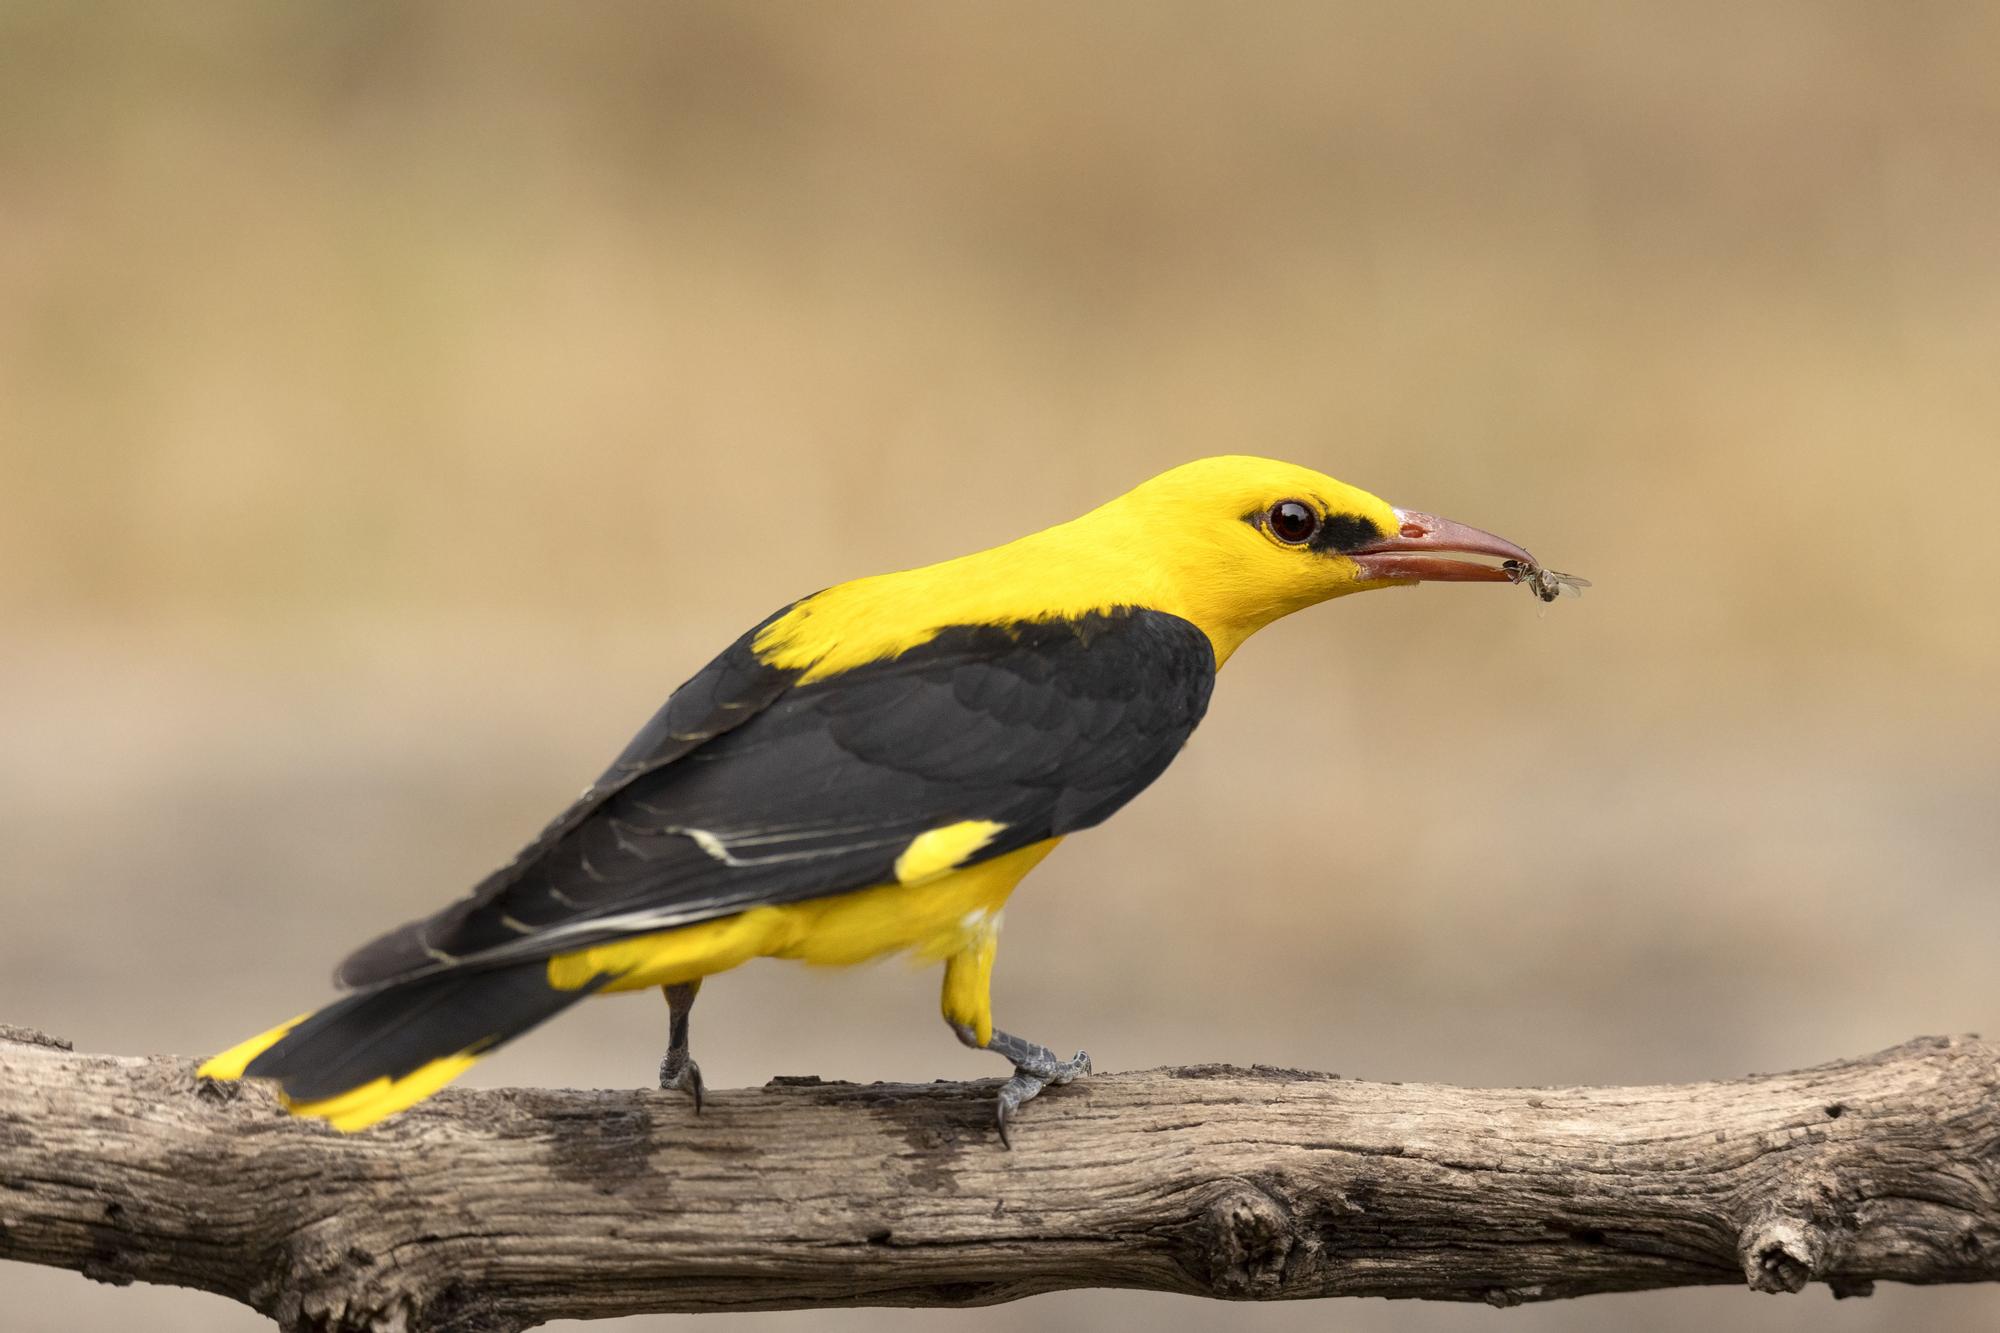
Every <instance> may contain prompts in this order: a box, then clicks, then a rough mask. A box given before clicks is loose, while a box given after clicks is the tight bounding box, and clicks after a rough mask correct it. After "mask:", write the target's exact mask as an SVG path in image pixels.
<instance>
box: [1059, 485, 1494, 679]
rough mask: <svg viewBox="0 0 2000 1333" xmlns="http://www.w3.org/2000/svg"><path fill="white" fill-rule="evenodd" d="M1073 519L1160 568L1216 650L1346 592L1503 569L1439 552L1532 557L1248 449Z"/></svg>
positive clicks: (1485, 575) (1472, 577) (1183, 610)
mask: <svg viewBox="0 0 2000 1333" xmlns="http://www.w3.org/2000/svg"><path fill="white" fill-rule="evenodd" d="M1070 526H1073V527H1075V528H1078V529H1083V530H1086V531H1088V532H1091V533H1092V534H1093V536H1094V539H1095V540H1099V541H1102V542H1106V543H1111V544H1114V545H1115V546H1116V547H1118V548H1122V549H1121V555H1122V556H1124V557H1125V558H1129V559H1134V560H1138V561H1142V562H1145V563H1148V564H1150V565H1151V566H1152V567H1153V568H1154V569H1155V570H1156V571H1158V573H1159V575H1160V576H1161V577H1162V578H1163V579H1164V581H1165V582H1166V583H1167V584H1168V585H1170V587H1171V589H1172V594H1171V595H1172V596H1173V598H1174V600H1175V601H1177V602H1178V603H1179V605H1178V606H1176V607H1173V608H1172V609H1174V610H1176V611H1177V612H1178V614H1181V615H1183V616H1186V617H1187V618H1188V619H1190V620H1192V621H1194V622H1195V623H1196V624H1197V625H1200V626H1201V627H1202V628H1203V629H1204V630H1206V631H1207V632H1208V635H1209V637H1210V638H1211V639H1212V640H1213V641H1214V642H1215V645H1216V650H1217V656H1218V657H1226V656H1227V655H1228V653H1229V652H1231V651H1234V649H1235V648H1236V646H1237V645H1238V644H1240V643H1241V642H1242V641H1243V640H1244V639H1246V638H1248V637H1249V636H1250V635H1251V634H1253V633H1255V632H1256V631H1257V630H1259V629H1261V628H1262V627H1264V626H1265V625H1268V624H1270V623H1271V622H1272V621H1274V620H1276V619H1278V618H1279V617H1280V616H1285V615H1289V614H1290V613H1292V612H1293V611H1297V610H1300V609H1302V608H1304V607H1308V606H1311V605H1313V604H1315V603H1318V602H1323V601H1326V600H1327V599H1329V598H1332V597H1339V596H1341V595H1342V594H1344V593H1350V592H1360V591H1363V590H1365V589H1369V588H1386V587H1393V586H1397V585H1404V584H1411V583H1417V582H1423V581H1444V580H1450V581H1459V582H1465V581H1502V580H1505V579H1506V578H1507V577H1508V575H1507V573H1506V571H1505V570H1503V569H1501V568H1500V567H1499V566H1498V565H1494V564H1480V563H1475V562H1472V561H1464V560H1451V559H1445V558H1442V553H1444V552H1454V553H1465V554H1475V555H1486V556H1494V557H1498V558H1500V559H1503V560H1520V561H1526V562H1530V563H1532V561H1533V557H1532V556H1530V555H1529V554H1528V553H1527V552H1526V551H1524V550H1522V549H1521V548H1520V547H1518V546H1515V545H1514V544H1512V543H1511V542H1507V541H1503V540H1502V539H1500V538H1498V537H1495V536H1493V535H1492V534H1490V533H1485V532H1480V531H1478V530H1477V529H1474V528H1468V527H1465V526H1464V525H1463V524H1458V523H1452V522H1448V521H1446V520H1443V519H1438V518H1435V517H1433V516H1431V515H1429V514H1423V513H1418V512H1416V511H1414V510H1405V509H1397V508H1395V507H1393V506H1392V505H1390V504H1389V503H1388V501H1386V500H1383V499H1381V498H1380V497H1378V496H1375V495H1371V494H1369V493H1368V492H1367V491H1364V490H1360V489H1358V488H1356V487H1353V486H1349V485H1348V484H1346V483H1345V482H1341V481H1336V480H1334V479H1333V478H1332V477H1329V476H1326V475H1325V474H1323V473H1319V472H1315V471H1313V470H1312V469H1310V468H1303V467H1298V466H1296V465H1294V464H1291V463H1281V462H1277V461H1275V460H1272V459H1268V458H1251V457H1245V456H1241V455H1227V456H1224V457H1220V458H1204V459H1201V460H1199V461H1197V462H1193V463H1187V464H1184V465H1182V466H1180V467H1177V468H1174V469H1173V470H1172V471H1170V472H1163V473H1161V474H1160V475H1159V476H1157V477H1154V478H1153V479H1152V480H1151V481H1148V482H1145V483H1144V484H1142V485H1140V486H1138V487H1137V488H1135V489H1134V490H1131V491H1128V492H1127V493H1126V494H1124V495H1122V496H1120V497H1118V498H1117V499H1116V500H1113V501H1111V502H1110V503H1109V504H1107V505H1104V506H1103V507H1102V508H1100V509H1097V510H1095V511H1093V512H1092V513H1090V514H1087V515H1085V516H1084V517H1083V518H1081V519H1079V520H1077V522H1076V523H1075V524H1074V525H1070ZM1163 609H1167V608H1163Z"/></svg>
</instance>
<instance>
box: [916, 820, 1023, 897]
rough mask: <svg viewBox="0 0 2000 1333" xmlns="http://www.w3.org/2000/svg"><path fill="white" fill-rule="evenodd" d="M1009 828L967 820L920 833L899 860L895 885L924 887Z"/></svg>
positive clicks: (984, 821)
mask: <svg viewBox="0 0 2000 1333" xmlns="http://www.w3.org/2000/svg"><path fill="white" fill-rule="evenodd" d="M1006 827H1007V826H1006V825H1005V824H996V823H994V822H993V821H992V820H990V819H967V820H962V821H960V822H959V823H956V824H946V825H945V826H944V827H943V828H934V829H932V830H930V831H929V832H928V833H919V834H918V835H917V836H916V837H914V838H912V839H910V845H909V846H908V847H905V848H904V849H903V854H902V855H901V856H899V857H897V858H896V882H897V883H898V884H902V885H905V886H908V885H912V884H924V883H928V882H929V881H931V880H934V879H936V878H937V877H938V876H940V875H943V874H945V873H946V872H948V871H952V870H956V869H958V867H959V866H961V865H963V864H964V863H965V858H966V857H968V856H971V855H972V854H973V853H974V852H976V851H978V850H979V849H980V848H981V847H984V846H985V845H986V844H987V843H989V842H991V841H993V839H994V836H995V835H996V834H998V833H999V832H1000V830H1002V829H1004V828H1006Z"/></svg>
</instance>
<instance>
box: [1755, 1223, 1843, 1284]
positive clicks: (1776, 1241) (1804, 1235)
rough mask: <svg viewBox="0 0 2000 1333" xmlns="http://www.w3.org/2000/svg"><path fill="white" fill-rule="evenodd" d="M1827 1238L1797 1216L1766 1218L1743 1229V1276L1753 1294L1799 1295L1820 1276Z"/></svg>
mask: <svg viewBox="0 0 2000 1333" xmlns="http://www.w3.org/2000/svg"><path fill="white" fill-rule="evenodd" d="M1825 1251H1826V1238H1825V1235H1824V1233H1823V1232H1821V1230H1820V1229H1819V1228H1818V1227H1816V1226H1814V1225H1813V1224H1811V1223H1810V1222H1807V1221H1804V1220H1803V1219H1801V1218H1796V1217H1782V1216H1778V1217H1772V1216H1766V1217H1764V1218H1762V1219H1760V1220H1758V1221H1755V1222H1752V1223H1751V1224H1750V1225H1749V1226H1746V1227H1744V1228H1743V1234H1742V1236H1741V1238H1740V1239H1739V1240H1738V1242H1737V1252H1738V1256H1739V1257H1740V1258H1741V1259H1742V1261H1743V1276H1744V1278H1745V1279H1746V1280H1747V1281H1748V1282H1749V1283H1750V1289H1751V1290H1752V1291H1766V1292H1780V1291H1789V1292H1798V1291H1803V1290H1805V1285H1806V1283H1808V1282H1810V1281H1812V1280H1813V1279H1814V1278H1815V1277H1817V1276H1819V1266H1820V1263H1821V1261H1822V1259H1824V1257H1825Z"/></svg>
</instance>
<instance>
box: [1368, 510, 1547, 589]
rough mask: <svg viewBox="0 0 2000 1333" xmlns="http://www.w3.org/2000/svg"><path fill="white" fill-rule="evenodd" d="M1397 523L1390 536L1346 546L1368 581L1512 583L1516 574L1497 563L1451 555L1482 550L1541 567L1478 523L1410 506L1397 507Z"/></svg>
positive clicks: (1529, 556) (1516, 576) (1494, 555)
mask: <svg viewBox="0 0 2000 1333" xmlns="http://www.w3.org/2000/svg"><path fill="white" fill-rule="evenodd" d="M1396 522H1397V525H1398V526H1397V529H1396V535H1395V536H1393V537H1384V538H1382V539H1381V540H1380V541H1374V542H1370V543H1368V545H1366V546H1362V547H1358V548H1356V549H1355V550H1352V551H1348V552H1346V555H1347V557H1348V559H1350V560H1352V561H1353V562H1354V563H1355V564H1357V565H1359V566H1360V567H1361V577H1362V578H1363V579H1364V580H1366V581H1368V582H1371V583H1374V582H1382V583H1513V582H1516V581H1517V580H1518V577H1519V576H1518V575H1517V574H1515V573H1512V572H1510V571H1508V570H1506V569H1503V568H1502V567H1501V566H1499V565H1497V564H1492V565H1489V564H1482V563H1480V562H1478V561H1473V560H1453V559H1451V558H1450V557H1451V556H1453V555H1484V556H1492V557H1493V558H1494V559H1496V560H1518V561H1520V562H1521V564H1523V565H1525V566H1527V567H1529V568H1531V569H1538V568H1540V563H1539V562H1538V561H1537V560H1536V559H1535V557H1534V556H1532V555H1530V554H1528V553H1527V552H1526V551H1524V550H1522V549H1521V548H1520V547H1518V546H1516V545H1514V543H1512V542H1510V541H1508V540H1507V539H1506V538H1504V537H1496V536H1494V535H1493V534H1492V533H1490V532H1481V531H1480V530H1479V529H1478V528H1468V527H1467V526H1465V524H1463V523H1454V522H1452V521H1451V520H1450V519H1448V518H1439V517H1437V516H1436V515H1435V514H1421V513H1418V512H1417V511H1416V510H1414V509H1398V510H1397V511H1396Z"/></svg>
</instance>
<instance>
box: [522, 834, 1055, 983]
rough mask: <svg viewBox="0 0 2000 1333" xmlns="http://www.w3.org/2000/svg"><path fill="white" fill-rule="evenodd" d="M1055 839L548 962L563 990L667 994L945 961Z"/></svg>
mask: <svg viewBox="0 0 2000 1333" xmlns="http://www.w3.org/2000/svg"><path fill="white" fill-rule="evenodd" d="M1060 841H1061V839H1059V838H1051V839H1049V840H1048V841H1046V842H1038V843H1035V844H1034V845H1032V846H1029V847H1023V848H1021V849H1020V850H1019V851H1014V852H1008V853H1006V854H1005V855H1004V856H996V857H994V858H993V859H992V860H990V861H982V862H980V863H979V864H978V865H974V866H967V867H966V868H965V869H963V870H953V871H949V872H947V873H945V874H942V875H939V876H937V877H936V878H933V879H928V880H925V881H922V882H919V883H913V884H878V885H876V886H874V887H873V888H867V889H858V890H856V891H855V892H853V893H843V894H840V895H839V896H837V897H833V898H818V899H814V900H812V901H810V902H802V903H790V904H786V905H784V906H781V907H753V908H751V909H750V910H749V911H747V912H739V913H737V914H736V915H735V916H727V917H721V918H718V919H717V920H714V921H704V922H701V923H700V924H699V925H693V926H681V927H679V928H678V929H675V930H663V931H661V932H659V933H658V934H655V935H640V936H636V937H634V938H632V939H626V940H614V941H612V942H610V943H608V944H598V945H593V946H591V947H590V948H587V949H578V950H576V951H575V952H573V953H565V954H557V955H555V956H554V957H552V958H550V959H549V984H550V985H552V986H555V987H557V988H558V989H562V990H574V989H576V988H577V987H579V986H583V985H587V984H588V983H589V982H590V981H591V979H592V978H594V977H597V976H600V975H603V974H606V973H609V974H610V975H611V976H612V978H613V980H612V981H611V982H610V984H609V985H607V986H606V987H605V989H606V990H642V989H644V988H646V987H648V986H672V985H678V984H680V983H682V982H687V981H696V980H699V979H700V978H702V977H707V976H713V975H714V974H715V973H717V972H726V971H728V970H729V969H730V968H732V967H735V966H737V965H738V964H739V963H744V962H748V961H749V960H750V959H752V958H797V959H800V960H802V961H804V962H808V963H821V964H826V965H830V966H845V965H847V964H850V963H861V962H866V961H867V960H868V959H871V958H879V957H881V956H882V955H883V954H889V953H905V952H913V953H916V954H918V955H919V956H921V957H924V958H927V959H939V958H948V957H950V956H951V955H953V954H956V953H959V952H960V951H962V950H964V949H966V948H967V947H969V946H970V945H972V944H973V943H975V942H977V941H978V940H979V939H980V938H981V936H982V934H983V933H984V932H986V931H987V929H988V928H989V926H990V922H991V919H992V916H993V914H994V913H996V912H998V911H999V910H1000V909H1001V907H1002V906H1003V905H1005V903H1006V901H1007V895H1009V894H1010V893H1012V892H1013V891H1014V886H1015V885H1016V884H1018V883H1020V882H1021V877H1022V876H1023V875H1026V874H1027V873H1028V872H1029V871H1030V870H1033V869H1034V868H1035V866H1036V865H1037V864H1039V863H1040V861H1041V859H1042V858H1043V857H1045V856H1047V855H1048V854H1049V853H1050V852H1051V851H1052V850H1054V848H1055V845H1056V843H1058V842H1060Z"/></svg>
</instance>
